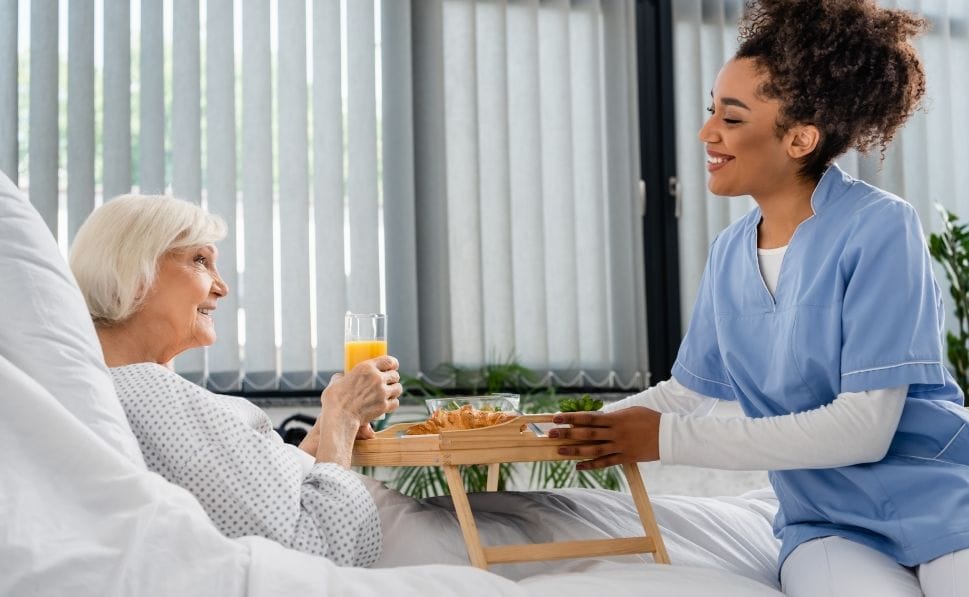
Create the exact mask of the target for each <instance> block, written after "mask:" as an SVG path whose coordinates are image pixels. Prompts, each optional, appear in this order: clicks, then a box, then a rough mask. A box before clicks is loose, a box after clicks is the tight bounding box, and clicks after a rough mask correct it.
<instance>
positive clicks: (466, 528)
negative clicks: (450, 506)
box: [441, 464, 488, 570]
mask: <svg viewBox="0 0 969 597" xmlns="http://www.w3.org/2000/svg"><path fill="white" fill-rule="evenodd" d="M441 468H443V469H444V476H445V477H446V478H447V484H448V488H449V489H450V490H451V500H452V501H453V502H454V512H455V514H457V515H458V522H459V523H460V524H461V533H462V534H463V535H464V544H465V545H466V546H467V547H468V559H469V560H471V565H472V566H475V567H476V568H481V569H482V570H487V569H488V561H487V560H486V559H485V555H484V549H483V548H482V547H481V538H480V537H478V527H477V526H476V525H475V524H474V515H473V514H471V504H470V503H468V494H467V493H465V492H464V482H463V481H462V480H461V471H460V470H458V467H457V465H454V464H444V465H441Z"/></svg>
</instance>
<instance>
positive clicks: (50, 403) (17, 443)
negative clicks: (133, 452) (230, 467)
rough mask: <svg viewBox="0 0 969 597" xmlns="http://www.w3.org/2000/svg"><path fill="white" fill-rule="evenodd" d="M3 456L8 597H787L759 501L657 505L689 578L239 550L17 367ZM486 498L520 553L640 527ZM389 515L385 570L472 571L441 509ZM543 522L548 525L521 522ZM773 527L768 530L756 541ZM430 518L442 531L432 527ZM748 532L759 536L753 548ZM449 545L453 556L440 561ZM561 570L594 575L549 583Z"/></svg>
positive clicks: (1, 388)
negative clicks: (522, 547)
mask: <svg viewBox="0 0 969 597" xmlns="http://www.w3.org/2000/svg"><path fill="white" fill-rule="evenodd" d="M0 454H2V456H0V595H4V596H6V595H11V596H12V595H40V596H45V595H51V596H54V595H58V596H60V595H71V596H86V595H92V596H94V595H97V596H112V595H117V596H128V595H137V596H139V597H140V596H152V595H159V596H165V597H167V596H173V597H174V596H193V595H200V596H201V595H218V596H235V595H238V596H243V595H251V596H259V597H261V596H275V595H279V596H284V595H299V596H301V597H302V596H304V595H318V596H324V595H339V596H344V595H374V596H377V595H379V596H380V597H386V596H387V595H405V596H406V595H415V596H418V595H454V594H461V595H481V596H485V595H514V596H518V595H548V594H550V593H553V592H554V593H555V594H556V595H562V596H571V595H575V596H577V597H578V596H588V595H594V594H602V593H609V594H610V595H617V596H618V595H644V594H649V595H675V596H677V597H689V596H691V595H697V596H700V595H703V596H707V595H725V596H732V595H737V596H740V595H744V596H753V597H757V596H760V595H765V596H766V595H775V596H776V595H779V594H780V593H778V592H777V591H776V590H775V589H773V588H771V587H769V586H767V585H766V584H764V583H762V582H758V581H756V580H753V579H754V578H761V579H764V578H766V575H767V573H768V572H769V570H768V569H769V566H766V565H763V564H762V563H758V562H759V560H760V559H761V558H762V557H766V555H765V553H764V552H766V551H769V549H768V548H767V547H766V546H765V545H764V544H762V541H761V539H763V529H762V524H761V523H763V522H764V521H765V520H766V514H767V512H768V510H769V502H764V501H761V500H756V499H753V500H749V501H741V502H735V501H732V500H721V501H709V500H701V499H696V498H691V499H676V498H669V499H667V498H656V500H655V501H656V507H657V513H658V514H660V520H661V523H662V524H663V525H664V526H665V527H666V528H667V529H668V534H667V542H668V545H669V548H670V555H671V557H672V559H673V561H674V562H676V564H675V565H673V566H664V565H657V564H647V563H642V562H639V561H635V562H634V563H632V564H616V563H603V562H589V561H574V562H565V563H550V564H533V565H528V566H534V568H532V569H531V570H529V569H528V566H523V567H522V568H514V569H513V568H511V567H509V569H508V570H506V571H505V572H506V573H507V574H509V576H511V577H513V578H518V577H521V576H523V575H524V574H530V573H531V572H544V573H545V574H540V575H538V576H528V577H527V578H524V579H522V580H519V581H517V582H516V581H515V580H509V579H508V578H505V577H503V576H500V575H498V574H494V573H491V572H485V571H481V570H477V569H475V568H471V567H469V566H445V565H430V566H427V565H425V566H402V567H395V568H388V569H379V570H361V569H345V568H337V567H336V566H335V565H333V564H332V563H331V562H329V561H328V560H324V559H321V558H317V557H313V556H309V555H306V554H301V553H298V552H295V551H291V550H287V549H284V548H283V547H281V546H279V545H278V544H275V543H272V542H270V541H268V540H265V539H261V538H254V537H249V538H244V539H240V540H229V539H226V538H225V537H223V536H221V535H220V534H219V533H218V531H216V529H215V527H214V526H213V525H212V524H211V523H210V521H209V520H208V518H207V517H206V515H205V513H204V511H203V510H202V508H201V507H200V505H199V504H198V502H197V501H196V500H195V498H194V497H193V496H192V495H190V494H189V493H187V492H186V491H184V490H182V489H180V488H179V487H176V486H174V485H171V484H169V483H167V482H165V481H164V480H163V479H162V478H161V477H159V476H158V475H155V474H153V473H148V472H146V471H144V470H143V469H141V468H140V467H138V466H137V465H136V464H135V463H133V462H131V460H129V459H127V458H125V457H124V456H123V455H122V454H121V453H120V452H119V451H117V450H116V449H115V448H114V447H113V446H111V445H110V444H108V443H107V442H105V441H104V440H103V439H102V438H100V437H98V436H97V435H95V434H94V432H92V431H91V430H90V429H89V428H88V427H87V426H85V425H84V424H82V423H81V422H80V421H79V420H78V419H77V418H76V417H75V416H74V415H72V414H71V413H70V412H68V411H67V410H66V409H65V408H64V407H63V406H62V405H61V404H60V403H58V401H57V400H55V399H54V398H53V396H51V395H50V393H48V392H47V391H46V390H44V389H43V388H41V387H40V386H39V385H38V384H37V383H36V382H35V381H34V380H33V379H31V378H30V377H29V376H28V375H26V374H25V373H23V372H22V371H21V370H19V369H18V368H17V367H16V366H14V365H12V364H11V363H10V361H8V360H6V359H5V358H3V357H2V356H0ZM473 499H474V503H475V507H478V508H479V510H480V512H481V516H482V517H484V518H488V517H490V516H494V517H495V519H496V520H498V519H499V518H501V517H503V516H504V517H505V518H504V519H503V521H499V522H494V523H484V522H483V523H482V528H483V529H484V531H485V532H484V535H485V540H486V541H489V540H494V539H495V538H496V537H494V536H495V535H505V536H507V537H508V538H509V539H510V540H515V539H514V537H515V536H516V534H518V533H522V532H524V533H525V534H526V535H529V536H535V533H537V532H538V529H540V528H541V527H542V526H545V525H547V527H548V528H547V531H548V532H549V533H550V534H551V536H556V537H559V538H562V537H561V535H564V536H565V537H569V536H580V535H581V536H587V535H588V534H590V533H591V534H594V533H596V532H601V531H596V530H595V529H596V528H597V527H599V526H600V525H601V526H602V527H603V528H606V529H607V530H606V531H605V532H606V533H607V534H608V533H610V532H616V531H618V530H619V529H625V528H627V527H628V526H629V524H630V522H629V521H630V519H631V517H630V516H629V515H628V512H627V513H623V508H628V504H627V503H626V499H627V498H625V497H623V496H619V495H617V494H608V493H602V494H596V493H595V492H575V491H563V492H555V493H549V494H536V495H534V496H533V495H528V494H511V495H509V496H505V497H497V496H485V497H483V498H482V497H479V496H475V497H474V498H473ZM440 501H441V502H442V503H443V502H445V501H446V500H440ZM381 502H382V505H383V506H384V507H385V515H386V525H387V528H386V531H385V532H386V535H387V537H388V544H387V547H386V554H385V562H384V563H385V564H389V565H393V564H405V563H408V560H407V557H408V554H410V557H413V558H416V559H417V560H420V561H424V562H427V561H437V562H444V563H452V562H453V563H457V562H459V561H463V558H464V557H465V556H464V551H463V544H461V539H460V535H459V534H458V533H457V532H456V526H455V524H454V523H453V519H452V522H450V523H446V522H445V521H447V519H448V517H449V516H450V515H449V514H447V512H446V510H442V509H441V508H439V507H438V505H439V504H435V503H433V502H432V503H429V504H427V505H418V504H417V503H416V502H414V501H413V500H407V499H406V498H403V496H399V495H397V494H393V493H390V492H385V493H384V495H383V496H381ZM394 502H395V503H394ZM731 504H732V505H731ZM504 507H513V508H519V507H521V508H523V511H521V512H518V511H516V512H515V515H516V516H517V517H516V516H513V517H507V514H508V513H507V512H505V513H499V511H494V512H492V513H491V514H488V513H487V510H488V509H489V508H490V509H492V510H498V509H500V508H504ZM414 508H416V509H414ZM762 508H763V512H761V509H762ZM532 513H540V514H541V515H542V516H543V517H544V518H541V520H540V522H539V523H538V524H535V521H531V522H529V523H527V524H525V523H523V522H520V521H522V520H524V519H525V518H526V517H527V516H529V515H530V514H532ZM761 514H763V516H762V515H761ZM519 515H520V516H519ZM546 515H547V516H546ZM757 516H760V517H761V519H762V520H761V522H757V523H756V525H755V526H753V527H751V528H748V527H749V526H750V525H751V524H753V523H754V521H756V520H757ZM425 519H426V521H427V523H428V524H433V525H435V526H434V527H432V528H429V527H427V526H424V525H422V524H421V521H422V520H425ZM735 524H736V525H738V526H736V527H734V525H735ZM728 528H729V529H730V530H729V531H728V530H727V529H728ZM748 530H750V531H751V532H752V533H753V534H752V535H751V536H752V537H755V538H759V539H756V540H755V541H753V542H751V541H749V540H748V539H749V537H748V534H747V531H748ZM435 544H437V545H439V546H440V548H439V549H438V550H437V551H433V552H432V551H431V547H430V546H431V545H435ZM745 550H747V551H748V552H749V555H750V558H749V559H747V558H746V556H745ZM686 564H689V565H686ZM699 566H702V567H699ZM557 570H573V571H574V570H584V571H583V572H570V573H556V574H549V573H552V572H555V571H557ZM738 572H739V574H738Z"/></svg>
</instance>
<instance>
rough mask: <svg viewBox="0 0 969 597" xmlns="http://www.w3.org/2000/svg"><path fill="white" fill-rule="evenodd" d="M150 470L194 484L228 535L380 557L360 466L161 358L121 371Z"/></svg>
mask: <svg viewBox="0 0 969 597" xmlns="http://www.w3.org/2000/svg"><path fill="white" fill-rule="evenodd" d="M111 373H112V375H113V376H114V385H115V387H116V388H117V390H118V396H119V397H120V399H121V404H122V406H123V407H124V410H125V413H126V414H127V416H128V421H129V422H130V423H131V427H132V429H133V430H134V432H135V435H136V436H137V437H138V443H139V444H140V445H141V450H142V452H143V453H144V455H145V461H146V462H147V463H148V467H149V468H150V469H151V470H152V471H154V472H157V473H159V474H160V475H162V476H163V477H165V478H166V479H168V480H169V481H171V482H172V483H175V484H177V485H180V486H182V487H184V488H185V489H187V490H188V491H190V492H191V493H192V494H194V495H195V497H196V498H197V499H198V500H199V502H201V504H202V506H203V507H204V508H205V510H206V512H207V513H208V515H209V517H210V518H211V519H212V522H214V523H215V525H216V526H217V527H218V528H219V529H220V530H221V531H222V533H223V534H225V535H226V536H228V537H242V536H246V535H258V536H262V537H267V538H269V539H272V540H274V541H277V542H279V543H281V544H283V545H285V546H287V547H291V548H293V549H298V550H300V551H303V552H307V553H312V554H317V555H322V556H326V557H327V558H329V559H330V560H332V561H334V562H336V563H337V564H339V565H341V566H369V565H370V564H373V563H374V562H375V561H377V558H378V557H379V556H380V545H381V534H380V520H379V518H378V517H377V507H376V505H375V504H374V501H373V498H372V497H371V496H370V493H368V492H367V490H366V488H365V487H364V485H363V483H362V482H361V481H360V479H359V478H358V477H357V475H356V473H354V472H352V471H348V470H346V469H344V468H342V467H340V466H338V465H336V464H332V463H314V462H313V460H314V459H313V458H312V457H310V456H309V455H308V454H306V453H304V452H302V451H301V450H299V448H297V447H296V446H292V445H288V444H285V443H283V441H282V439H281V438H280V437H279V435H278V434H277V433H276V432H275V431H274V430H273V427H272V422H271V421H270V419H269V417H268V416H267V415H266V413H264V412H263V411H262V410H260V409H259V408H257V407H256V406H254V405H253V404H251V403H250V402H249V401H247V400H245V399H244V398H238V397H234V396H222V395H219V394H213V393H212V392H209V391H207V390H205V389H203V388H201V387H199V386H197V385H196V384H194V383H192V382H190V381H188V380H186V379H184V378H182V377H181V376H179V375H178V374H176V373H174V372H173V371H171V370H169V369H166V368H165V367H162V366H161V365H157V364H154V363H140V364H137V365H127V366H124V367H117V368H113V369H111Z"/></svg>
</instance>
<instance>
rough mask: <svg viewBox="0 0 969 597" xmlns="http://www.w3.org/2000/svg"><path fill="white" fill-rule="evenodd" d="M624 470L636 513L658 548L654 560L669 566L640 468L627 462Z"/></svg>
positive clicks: (668, 557) (667, 556)
mask: <svg viewBox="0 0 969 597" xmlns="http://www.w3.org/2000/svg"><path fill="white" fill-rule="evenodd" d="M622 470H623V472H624V473H625V474H626V481H627V482H628V483H629V491H630V492H632V494H633V503H635V504H636V511H637V512H639V518H640V520H642V522H643V529H644V530H645V531H646V536H647V537H651V538H652V539H653V544H654V545H655V546H656V551H655V552H654V553H653V560H654V561H655V562H657V563H659V564H669V563H670V556H669V554H668V553H666V544H665V543H663V536H662V535H661V534H660V532H659V525H658V524H656V517H655V516H654V515H653V507H652V506H651V505H650V503H649V495H648V494H647V493H646V486H645V485H644V484H643V476H642V474H640V472H639V466H638V465H637V464H636V463H635V462H627V463H625V464H623V465H622Z"/></svg>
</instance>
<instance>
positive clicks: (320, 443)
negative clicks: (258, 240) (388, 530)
mask: <svg viewBox="0 0 969 597" xmlns="http://www.w3.org/2000/svg"><path fill="white" fill-rule="evenodd" d="M224 236H225V224H224V223H223V221H222V220H221V219H220V218H218V217H217V216H214V215H211V214H209V213H207V212H205V211H204V210H202V209H201V208H199V207H197V206H195V205H193V204H191V203H189V202H186V201H182V200H179V199H173V198H170V197H158V196H154V197H144V196H125V197H119V198H117V199H114V200H112V201H109V202H107V203H105V204H104V205H102V206H101V207H99V208H98V209H96V210H95V211H94V212H93V213H92V214H91V216H90V217H89V218H88V219H87V221H86V222H85V223H84V225H83V226H81V228H80V230H78V233H77V237H76V238H75V240H74V244H73V246H72V248H71V256H70V262H71V268H72V269H73V271H74V275H75V276H76V277H77V281H78V284H79V285H80V287H81V291H82V293H83V294H84V298H85V300H86V301H87V305H88V310H89V311H90V313H91V317H92V318H93V320H94V322H95V327H96V329H97V332H98V337H99V339H100V341H101V346H102V349H103V351H104V358H105V361H106V363H107V365H108V367H110V368H111V373H112V374H113V376H114V383H115V386H116V388H117V390H118V395H119V397H120V399H121V403H122V405H123V406H124V410H125V413H126V414H127V416H128V420H129V421H130V422H131V427H132V429H133V430H134V432H135V434H136V435H137V437H138V441H139V443H140V445H141V449H142V452H144V456H145V460H146V462H147V463H148V466H149V467H150V468H151V469H152V470H154V471H156V472H158V473H159V474H161V475H162V476H164V477H165V478H166V479H168V480H169V481H171V482H173V483H176V484H178V485H181V486H182V487H184V488H185V489H187V490H189V491H190V492H192V493H193V494H194V495H195V496H196V497H197V498H198V500H199V501H200V502H201V504H202V505H203V506H204V507H205V509H206V511H207V512H208V514H209V516H210V517H211V518H212V520H213V521H214V522H215V524H216V525H217V526H218V527H219V528H220V529H221V530H222V532H223V533H225V534H226V535H227V536H229V537H239V536H245V535H260V536H263V537H267V538H269V539H273V540H275V541H277V542H279V543H282V544H283V545H286V546H288V547H292V548H295V549H299V550H301V551H305V552H308V553H313V554H318V555H323V556H326V557H328V558H330V559H331V560H333V561H334V562H336V563H337V564H340V565H354V566H367V565H370V564H372V563H374V562H375V561H376V560H377V558H378V557H379V555H380V549H381V531H380V522H379V519H378V516H377V509H376V506H375V504H374V501H373V498H372V497H371V495H370V493H368V491H367V489H366V488H365V487H364V485H363V484H362V482H361V481H360V479H359V478H358V476H357V475H356V474H355V473H353V472H351V471H350V470H348V469H349V466H350V453H351V449H352V445H353V440H354V438H355V437H358V436H359V437H367V436H369V435H370V434H372V431H371V430H370V427H369V421H370V420H372V419H374V418H376V417H378V416H380V415H382V414H384V413H386V412H390V411H392V410H394V409H396V408H397V407H398V405H399V402H398V397H399V396H400V394H401V391H402V388H401V386H400V375H399V373H398V372H397V361H396V359H394V358H393V357H380V358H377V359H372V360H369V361H365V362H363V363H361V364H360V365H358V366H357V367H356V368H354V369H353V370H352V371H350V372H349V373H348V374H347V375H345V376H341V375H336V376H334V378H333V379H332V380H331V382H330V384H329V385H327V388H326V390H324V392H323V394H322V397H321V400H322V402H323V404H324V405H325V408H322V410H321V415H320V417H319V419H318V421H317V425H316V426H315V427H314V428H313V430H312V431H311V432H310V433H309V435H308V436H307V438H306V440H305V441H304V442H303V443H302V444H301V445H300V447H299V448H300V449H297V448H296V447H294V446H289V445H286V444H284V443H283V442H282V441H281V439H280V438H279V436H278V435H277V434H276V433H275V432H274V431H273V427H272V424H271V422H270V420H269V417H268V416H267V415H266V414H265V413H264V412H262V411H261V410H259V409H258V408H256V407H255V406H253V405H252V404H250V403H249V402H248V401H246V400H244V399H242V398H237V397H231V396H221V395H217V394H213V393H211V392H208V391H206V390H205V389H203V388H201V387H199V386H197V385H195V384H193V383H190V382H188V381H186V380H185V379H183V378H182V377H180V376H179V375H177V374H176V373H174V372H173V371H172V370H171V368H170V363H171V361H172V359H173V358H174V357H175V356H177V355H178V354H180V353H182V352H184V351H186V350H188V349H191V348H197V347H200V346H208V345H210V344H212V343H213V342H215V328H214V325H213V320H212V317H213V312H214V311H215V310H216V307H217V305H218V301H219V299H221V298H222V297H224V296H226V294H227V293H228V292H229V288H228V286H227V285H226V284H225V282H224V281H223V280H222V278H221V277H220V276H219V271H218V269H217V267H216V262H217V259H218V250H217V249H216V247H215V243H216V242H218V241H220V240H221V239H222V238H223V237H224Z"/></svg>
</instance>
